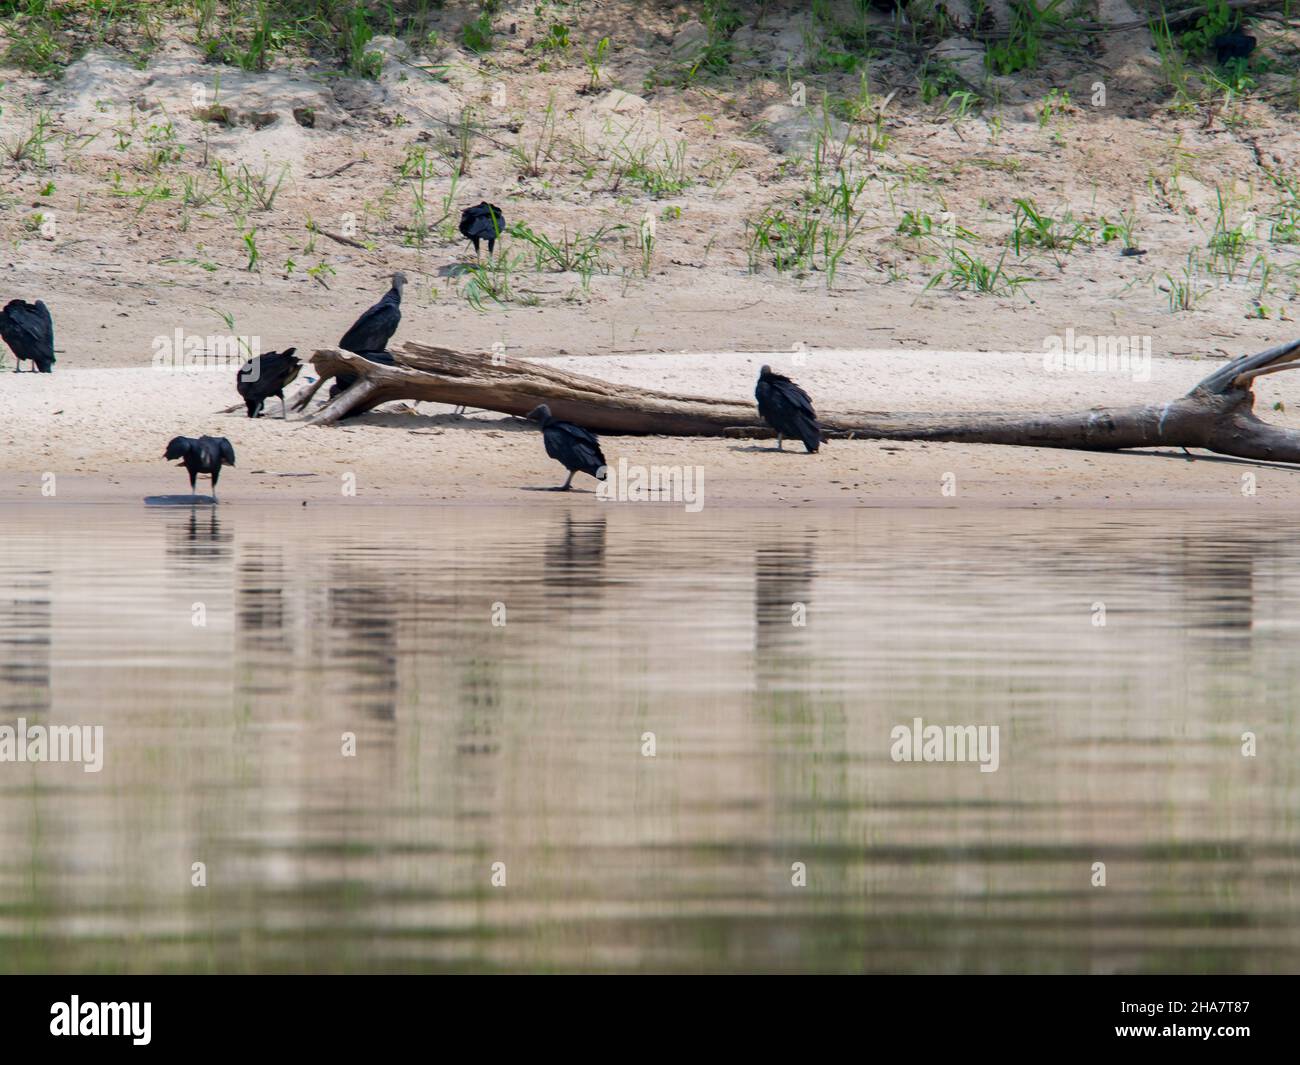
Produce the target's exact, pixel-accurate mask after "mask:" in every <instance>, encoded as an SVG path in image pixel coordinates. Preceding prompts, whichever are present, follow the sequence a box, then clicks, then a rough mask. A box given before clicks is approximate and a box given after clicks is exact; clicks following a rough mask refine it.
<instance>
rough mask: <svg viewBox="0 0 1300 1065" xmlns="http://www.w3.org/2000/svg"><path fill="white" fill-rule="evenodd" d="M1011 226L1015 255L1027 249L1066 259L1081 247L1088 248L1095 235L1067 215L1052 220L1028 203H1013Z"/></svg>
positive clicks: (1084, 224) (1024, 200) (1025, 201)
mask: <svg viewBox="0 0 1300 1065" xmlns="http://www.w3.org/2000/svg"><path fill="white" fill-rule="evenodd" d="M1011 225H1012V230H1011V247H1012V248H1013V249H1014V250H1015V253H1016V254H1017V255H1021V254H1023V252H1024V249H1026V248H1042V249H1043V250H1045V251H1051V252H1061V253H1063V254H1067V255H1068V254H1069V253H1070V252H1072V251H1073V250H1074V249H1075V248H1076V247H1077V246H1078V245H1080V244H1091V243H1092V238H1093V235H1094V230H1093V228H1092V227H1091V226H1089V225H1088V224H1087V223H1086V222H1080V221H1077V220H1076V219H1075V218H1074V216H1073V215H1072V214H1071V213H1070V212H1069V211H1066V212H1065V213H1064V214H1063V215H1061V217H1060V218H1053V217H1052V216H1051V215H1048V214H1046V213H1045V212H1043V211H1042V210H1040V209H1039V207H1038V205H1037V204H1036V203H1035V202H1034V201H1033V200H1031V199H1018V200H1016V201H1015V211H1014V212H1013V213H1012V216H1011Z"/></svg>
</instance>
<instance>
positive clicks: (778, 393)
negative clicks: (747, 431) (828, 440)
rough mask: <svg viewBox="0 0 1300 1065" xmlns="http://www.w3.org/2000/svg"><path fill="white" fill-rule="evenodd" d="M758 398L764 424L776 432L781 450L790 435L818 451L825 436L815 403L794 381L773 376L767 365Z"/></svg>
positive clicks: (759, 379)
mask: <svg viewBox="0 0 1300 1065" xmlns="http://www.w3.org/2000/svg"><path fill="white" fill-rule="evenodd" d="M754 398H755V399H757V400H758V413H759V414H761V415H762V416H763V421H765V422H767V424H768V425H770V426H771V427H772V428H773V429H775V430H776V447H777V450H778V451H782V450H784V448H783V447H782V446H781V441H782V439H783V438H784V437H787V436H794V437H798V438H799V439H800V440H802V441H803V446H804V447H806V448H807V449H808V450H809V451H811V452H816V450H817V449H818V448H819V447H820V446H821V442H822V441H823V440H824V439H825V437H824V436H823V435H822V427H821V426H820V425H818V424H817V412H816V411H815V410H813V405H812V400H811V399H809V398H808V393H807V392H805V391H804V390H803V389H802V388H800V387H799V386H798V385H797V384H795V383H794V382H793V381H791V380H790V378H788V377H786V376H785V375H784V374H779V373H773V372H772V367H770V366H764V367H763V368H762V369H761V370H760V371H759V372H758V386H757V387H756V388H755V389H754Z"/></svg>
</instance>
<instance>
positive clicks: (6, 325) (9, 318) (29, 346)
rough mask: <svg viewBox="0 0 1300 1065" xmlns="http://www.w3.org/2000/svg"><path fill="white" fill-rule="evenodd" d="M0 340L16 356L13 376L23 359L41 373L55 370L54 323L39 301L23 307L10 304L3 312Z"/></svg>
mask: <svg viewBox="0 0 1300 1065" xmlns="http://www.w3.org/2000/svg"><path fill="white" fill-rule="evenodd" d="M0 337H4V341H5V343H6V344H8V345H9V350H10V351H12V352H13V353H14V373H17V372H18V371H19V369H20V363H21V362H22V361H23V359H30V360H31V361H32V362H34V363H35V364H36V369H37V370H39V371H40V372H41V373H51V372H53V370H54V320H53V319H52V318H51V317H50V310H49V308H48V307H46V306H45V304H44V303H42V302H41V301H40V300H37V301H36V302H35V303H24V302H23V301H22V300H10V301H9V302H8V303H6V304H5V309H4V310H3V311H0Z"/></svg>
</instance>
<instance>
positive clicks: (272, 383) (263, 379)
mask: <svg viewBox="0 0 1300 1065" xmlns="http://www.w3.org/2000/svg"><path fill="white" fill-rule="evenodd" d="M297 350H298V349H297V348H286V349H285V350H284V351H268V352H267V353H266V354H265V355H255V356H254V357H253V358H251V359H249V360H248V361H247V362H246V363H244V365H243V366H242V367H240V370H239V373H237V374H236V375H235V387H236V388H237V389H238V390H239V394H240V395H241V396H243V397H244V402H245V403H246V404H247V405H248V416H249V417H250V418H260V417H261V416H262V407H263V406H264V405H265V404H266V401H267V400H268V399H270V398H271V397H272V396H277V397H279V400H280V417H282V418H288V417H289V412H288V411H287V410H286V408H285V404H284V390H285V389H286V388H287V387H288V386H289V384H290V383H291V382H292V381H293V379H294V378H295V377H297V376H298V373H299V371H300V370H301V369H302V363H301V362H299V361H298V360H297V359H296V358H294V354H293V353H294V352H295V351H297Z"/></svg>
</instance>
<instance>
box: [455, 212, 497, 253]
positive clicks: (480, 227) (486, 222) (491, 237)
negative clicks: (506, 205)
mask: <svg viewBox="0 0 1300 1065" xmlns="http://www.w3.org/2000/svg"><path fill="white" fill-rule="evenodd" d="M505 228H506V216H505V215H504V214H502V213H501V208H500V207H498V206H497V205H496V204H494V203H488V202H487V200H480V201H479V203H478V204H477V205H476V206H474V207H466V208H465V210H463V211H461V213H460V235H461V236H462V237H464V238H465V239H466V240H469V241H472V242H473V244H474V254H475V255H477V254H478V253H479V251H478V244H479V241H481V240H486V241H487V246H488V254H489V255H491V254H492V249H493V247H495V246H496V242H497V237H499V236H501V234H502V233H503V232H504V231H505Z"/></svg>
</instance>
